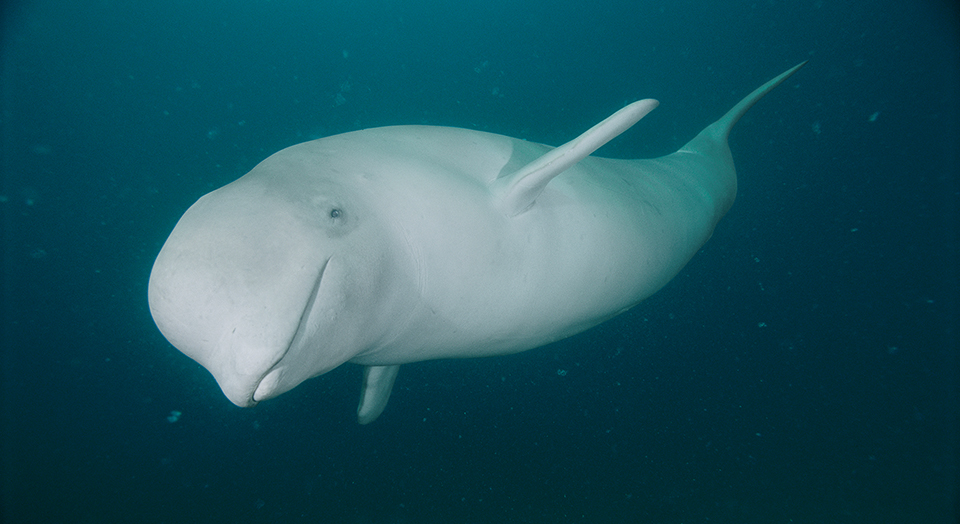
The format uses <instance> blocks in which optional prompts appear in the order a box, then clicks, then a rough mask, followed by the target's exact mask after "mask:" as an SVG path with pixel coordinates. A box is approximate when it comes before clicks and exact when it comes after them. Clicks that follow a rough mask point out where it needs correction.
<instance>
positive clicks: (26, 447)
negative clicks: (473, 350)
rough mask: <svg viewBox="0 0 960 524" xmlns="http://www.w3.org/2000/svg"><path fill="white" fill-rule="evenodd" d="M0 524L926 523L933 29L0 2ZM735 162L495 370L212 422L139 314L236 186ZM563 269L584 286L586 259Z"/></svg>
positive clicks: (950, 153) (325, 4)
mask: <svg viewBox="0 0 960 524" xmlns="http://www.w3.org/2000/svg"><path fill="white" fill-rule="evenodd" d="M3 5H4V7H3V28H2V68H3V69H2V76H0V89H2V114H0V117H2V120H0V125H2V146H0V147H2V148H0V169H2V186H0V211H2V214H3V229H2V235H3V236H2V239H0V246H2V250H3V251H2V257H3V272H2V275H3V312H2V315H3V316H2V330H3V331H2V338H0V344H2V370H3V371H2V373H3V374H2V388H3V389H2V413H3V416H2V435H0V440H2V453H3V455H2V456H3V462H2V468H3V470H2V478H3V488H2V512H3V520H4V522H11V523H12V522H155V523H161V522H165V523H174V522H211V523H212V522H229V523H233V522H330V523H339V522H344V523H494V522H496V523H500V522H523V523H559V522H563V523H568V522H584V523H607V522H618V523H619V522H644V523H646V522H649V523H697V522H736V523H811V524H812V523H871V524H875V523H906V522H923V523H940V522H943V523H948V522H950V523H952V522H956V518H957V493H956V491H957V455H956V453H957V443H958V432H957V424H958V419H957V414H958V407H957V355H956V352H957V334H956V321H957V314H958V311H957V296H958V289H957V267H958V257H957V220H958V217H957V202H958V183H957V174H958V165H960V162H958V158H960V155H958V144H960V132H958V129H960V110H958V108H960V103H958V97H960V72H958V71H960V65H958V64H960V38H958V27H960V24H958V10H957V6H956V3H955V2H951V1H935V0H917V1H912V2H903V1H899V0H879V1H877V2H869V3H864V2H851V1H840V2H830V1H821V0H812V1H777V0H760V1H757V0H725V1H723V2H720V1H710V2H706V1H694V0H679V1H671V2H666V1H637V0H633V1H626V0H612V1H606V0H597V1H593V2H582V1H550V2H545V1H538V2H527V1H520V0H513V1H494V0H486V1H480V0H460V1H457V2H453V1H446V2H443V1H412V0H404V1H389V0H382V1H369V0H360V1H356V0H354V1H280V0H274V1H268V0H249V1H235V0H234V1H226V0H207V1H200V2H198V1H184V0H154V1H149V2H147V1H108V0H75V1H72V2H61V1H54V0H40V1H19V2H17V1H14V2H5V3H4V4H3ZM803 60H810V62H809V63H808V64H807V66H806V67H804V68H803V69H802V70H800V71H799V72H798V73H797V74H796V75H794V76H793V77H792V78H790V79H789V80H788V81H787V82H786V83H785V84H784V85H782V86H780V87H779V88H777V89H776V90H774V91H773V92H772V93H770V94H769V95H768V96H767V97H766V98H764V99H763V100H761V101H760V102H759V103H758V104H757V105H756V106H755V107H754V108H753V109H752V110H751V111H750V112H749V113H747V115H746V116H745V117H744V118H743V119H742V120H741V121H740V123H739V124H738V125H737V126H736V127H735V129H734V131H733V134H732V136H731V140H730V143H731V148H732V150H733V155H734V158H735V160H736V164H737V169H738V172H739V194H738V198H737V202H736V203H735V204H734V207H733V209H732V210H731V211H730V213H729V214H728V215H727V217H726V218H724V220H723V221H721V223H720V225H719V227H718V228H717V230H716V232H715V234H714V236H713V238H712V239H711V240H710V241H709V242H708V243H707V244H706V246H705V247H704V248H703V249H702V250H701V252H700V253H699V254H698V255H697V256H696V257H695V258H694V259H693V261H692V262H690V263H689V264H688V266H687V267H686V268H685V269H684V270H683V271H682V272H681V273H680V274H679V275H678V276H677V277H676V278H675V279H674V280H673V281H672V282H671V283H670V284H668V285H667V286H666V287H665V288H664V289H663V290H662V291H660V292H659V293H658V294H656V295H655V296H653V297H652V298H650V299H648V300H647V301H645V302H644V303H642V304H641V305H639V306H638V307H636V308H634V309H633V310H631V311H629V312H627V313H625V314H623V315H621V316H620V317H617V318H615V319H614V320H611V321H609V322H607V323H605V324H603V325H601V326H599V327H597V328H594V329H592V330H589V331H587V332H585V333H583V334H581V335H578V336H575V337H572V338H570V339H567V340H564V341H561V342H558V343H555V344H552V345H549V346H546V347H543V348H540V349H537V350H533V351H530V352H526V353H522V354H518V355H514V356H508V357H497V358H489V359H473V360H456V361H435V362H423V363H418V364H412V365H405V366H403V368H402V370H401V372H400V375H399V378H398V379H397V383H396V386H395V389H394V392H393V396H392V397H391V400H390V405H389V407H388V408H387V410H386V411H385V412H384V414H383V415H382V416H381V417H380V419H379V420H377V421H376V422H375V423H373V424H371V425H369V426H359V425H358V424H357V422H356V405H357V401H358V398H359V387H360V380H361V368H360V367H359V366H353V365H345V366H342V367H340V368H338V369H336V370H335V371H333V372H331V373H329V374H327V375H324V376H322V377H319V378H316V379H313V380H310V381H307V382H305V383H303V384H301V385H300V386H298V387H297V388H295V389H294V390H292V391H290V392H289V393H286V394H284V395H282V396H280V397H279V398H277V399H274V400H270V401H268V402H263V403H261V404H260V405H259V406H257V407H255V408H251V409H241V408H238V407H235V406H234V405H232V404H231V403H230V402H229V401H228V400H227V399H226V397H224V395H223V394H222V393H221V391H220V389H219V388H218V386H217V384H216V383H215V381H214V380H213V378H212V377H211V376H210V374H209V373H207V372H206V370H204V369H203V368H201V367H200V366H199V365H198V364H196V363H194V362H193V361H191V360H190V359H188V358H187V357H185V356H183V355H182V354H180V353H179V352H178V351H176V350H175V349H174V348H173V347H172V346H171V345H170V344H169V343H168V342H167V341H166V340H165V339H164V338H163V337H162V336H161V334H160V332H159V331H158V330H157V329H156V327H155V326H154V324H153V321H152V319H151V318H150V314H149V311H148V309H147V300H146V286H147V278H148V276H149V272H150V268H151V265H152V263H153V260H154V258H155V256H156V254H157V252H158V251H159V250H160V247H161V245H162V244H163V242H164V240H165V239H166V236H167V235H168V234H169V233H170V231H171V230H172V228H173V226H174V224H175V223H176V221H177V220H178V219H179V217H180V216H181V214H182V213H183V212H184V211H185V210H186V208H187V207H188V206H189V205H190V204H192V203H193V202H194V201H195V200H196V199H197V198H199V197H200V196H201V195H203V194H204V193H207V192H209V191H211V190H213V189H215V188H217V187H220V186H222V185H224V184H226V183H228V182H230V181H232V180H235V179H236V178H238V177H239V176H241V175H243V174H244V173H246V172H247V171H249V170H250V169H251V168H252V167H253V166H254V165H256V164H257V163H258V162H259V161H261V160H263V159H264V158H266V157H267V156H268V155H270V154H271V153H273V152H275V151H277V150H279V149H281V148H283V147H286V146H289V145H292V144H295V143H298V142H302V141H306V140H310V139H314V138H319V137H323V136H327V135H331V134H336V133H341V132H346V131H352V130H357V129H363V128H368V127H375V126H382V125H393V124H428V125H443V126H457V127H465V128H469V129H476V130H483V131H489V132H494V133H500V134H504V135H509V136H514V137H520V138H524V139H527V140H531V141H536V142H543V143H547V144H550V145H560V144H562V143H564V142H566V141H567V140H569V139H571V138H573V137H575V136H576V135H578V134H579V133H580V132H582V131H583V130H585V129H587V128H588V127H590V126H591V125H593V124H594V123H596V122H598V121H600V120H601V119H603V118H604V117H606V116H607V115H609V114H610V113H612V112H613V111H615V110H616V109H618V108H620V107H622V106H623V104H624V103H626V102H629V101H633V100H636V99H640V98H646V97H651V98H656V99H658V100H660V103H661V104H660V107H659V108H657V109H656V110H655V111H654V112H653V113H651V114H650V115H649V116H647V117H646V118H644V119H643V121H642V122H640V123H639V124H638V125H637V126H635V127H634V129H632V130H630V131H629V132H627V133H625V134H624V135H622V136H621V137H619V138H617V139H616V140H614V141H613V142H612V143H610V144H609V145H607V146H605V147H604V148H603V149H601V150H600V151H599V152H598V154H599V155H602V156H613V157H621V158H637V157H655V156H660V155H664V154H668V153H670V152H673V151H675V150H676V149H678V148H679V147H680V146H682V145H683V144H684V143H685V142H686V141H687V140H689V139H690V138H692V137H693V136H694V135H695V134H696V133H698V132H699V131H700V130H701V129H702V128H704V127H705V126H706V125H708V124H709V123H711V122H712V121H713V120H715V119H716V118H718V117H719V116H720V115H722V114H723V113H724V112H725V111H726V110H727V109H729V108H730V107H732V106H733V104H735V103H736V102H737V101H739V100H740V98H741V97H743V96H744V95H746V94H747V93H749V92H750V91H751V90H753V89H754V88H756V87H757V86H759V85H760V84H761V83H763V82H765V81H766V80H768V79H769V78H771V77H773V76H775V75H776V74H778V73H780V72H782V71H784V70H786V69H787V68H789V67H790V66H793V65H794V64H796V63H798V62H801V61H803ZM597 256H603V253H598V254H597Z"/></svg>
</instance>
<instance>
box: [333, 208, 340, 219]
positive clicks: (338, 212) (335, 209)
mask: <svg viewBox="0 0 960 524" xmlns="http://www.w3.org/2000/svg"><path fill="white" fill-rule="evenodd" d="M340 215H343V211H340V210H339V209H337V208H333V209H331V210H330V218H340Z"/></svg>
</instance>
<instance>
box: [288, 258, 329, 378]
mask: <svg viewBox="0 0 960 524" xmlns="http://www.w3.org/2000/svg"><path fill="white" fill-rule="evenodd" d="M329 263H330V259H329V258H328V259H327V260H326V261H325V262H324V263H323V265H322V266H320V271H318V272H317V280H316V282H315V283H314V284H313V290H311V291H310V296H309V297H308V298H307V303H306V305H305V306H304V307H303V313H301V314H300V322H298V323H297V331H295V332H294V334H293V338H291V339H290V345H288V346H287V350H286V351H284V352H283V354H284V355H286V354H287V352H289V351H290V348H292V347H293V346H294V345H295V344H296V343H297V342H299V341H300V339H301V338H303V332H304V330H305V329H306V326H307V321H308V320H309V319H310V313H311V312H312V311H313V305H314V304H315V303H316V302H317V294H318V293H319V292H320V283H321V282H323V272H324V271H326V269H327V264H329ZM280 359H281V360H282V359H283V356H281V357H280ZM277 362H279V360H278V361H277Z"/></svg>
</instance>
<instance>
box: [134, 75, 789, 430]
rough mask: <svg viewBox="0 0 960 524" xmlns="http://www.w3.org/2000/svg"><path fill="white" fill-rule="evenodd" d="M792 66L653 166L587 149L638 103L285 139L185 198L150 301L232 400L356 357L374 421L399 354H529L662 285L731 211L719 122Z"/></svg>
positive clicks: (179, 344)
mask: <svg viewBox="0 0 960 524" xmlns="http://www.w3.org/2000/svg"><path fill="white" fill-rule="evenodd" d="M802 66H803V63H801V64H799V65H797V66H795V67H793V68H791V69H789V70H787V71H786V72H784V73H782V74H780V75H779V76H777V77H776V78H773V79H772V80H770V81H769V82H767V83H765V84H763V85H762V86H761V87H759V88H758V89H756V90H755V91H753V92H752V93H750V94H749V95H747V96H746V98H744V99H743V100H742V101H740V102H739V103H738V104H737V105H736V106H734V107H733V108H732V109H730V110H729V111H728V112H727V113H726V114H725V115H723V116H722V117H721V118H720V119H719V120H717V121H716V122H714V123H713V124H711V125H710V126H708V127H707V128H706V129H704V130H703V131H701V132H700V133H699V134H698V135H697V136H696V137H695V138H693V139H692V140H691V141H690V142H688V143H687V144H686V145H684V146H683V147H682V148H680V150H679V151H677V152H675V153H673V154H670V155H667V156H664V157H661V158H656V159H648V160H619V159H608V158H599V157H594V156H590V155H591V153H593V152H594V151H595V150H596V149H597V148H599V147H600V146H602V145H603V144H605V143H606V142H608V141H609V140H611V139H612V138H614V137H616V136H617V135H619V134H621V133H623V132H624V131H625V130H627V129H628V128H630V127H631V126H633V125H634V124H635V123H636V122H637V121H638V120H640V119H641V118H643V116H644V115H646V114H647V113H649V112H650V111H652V110H653V109H654V108H655V107H657V104H658V102H657V101H656V100H651V99H646V100H640V101H638V102H634V103H632V104H629V105H627V106H626V107H624V108H622V109H620V110H619V111H617V112H616V113H614V114H613V115H611V116H610V117H608V118H607V119H605V120H603V121H602V122H600V123H599V124H597V125H595V126H593V127H592V128H590V129H589V130H587V131H586V132H584V133H583V134H581V135H580V136H578V137H576V138H574V139H573V140H571V141H570V142H568V143H566V144H564V145H562V146H560V147H557V148H553V147H550V146H546V145H542V144H537V143H532V142H527V141H524V140H520V139H515V138H509V137H506V136H502V135H496V134H491V133H485V132H480V131H472V130H466V129H457V128H449V127H434V126H392V127H382V128H374V129H365V130H361V131H354V132H350V133H344V134H340V135H335V136H330V137H326V138H321V139H319V140H313V141H310V142H305V143H302V144H297V145H294V146H291V147H288V148H286V149H283V150H282V151H279V152H277V153H275V154H273V155H272V156H270V157H268V158H267V159H266V160H264V161H262V162H261V163H260V164H259V165H257V166H256V167H255V168H254V169H253V170H252V171H250V172H249V173H247V174H246V175H244V176H242V177H241V178H239V179H237V180H236V181H234V182H231V183H229V184H227V185H226V186H224V187H222V188H220V189H217V190H215V191H213V192H211V193H209V194H207V195H204V196H203V197H201V198H200V199H199V200H197V202H196V203H194V204H193V205H192V206H190V208H189V209H187V211H186V212H185V213H184V215H183V216H182V217H181V218H180V220H179V222H178V223H177V225H176V227H175V228H174V229H173V231H172V232H171V234H170V236H169V238H168V239H167V240H166V242H165V243H164V245H163V247H162V249H161V250H160V252H159V254H158V255H157V259H156V261H155V263H154V265H153V269H152V271H151V273H150V282H149V287H148V301H149V305H150V312H151V314H152V316H153V319H154V321H155V322H156V325H157V327H158V328H159V329H160V331H161V332H162V334H163V335H164V336H165V337H166V338H167V340H168V341H169V342H170V343H171V344H172V345H173V346H174V347H176V348H177V349H179V350H180V351H182V352H183V353H185V354H186V355H187V356H189V357H191V358H192V359H194V360H196V361H197V362H198V363H200V364H201V365H202V366H204V367H205V368H206V369H207V370H209V371H210V373H212V374H213V376H214V378H215V379H216V381H217V383H218V384H219V386H220V388H221V389H222V390H223V393H224V394H225V395H226V396H227V398H228V399H230V401H232V402H233V403H234V404H236V405H238V406H241V407H247V406H254V405H256V404H257V403H258V402H261V401H264V400H267V399H270V398H273V397H276V396H278V395H280V394H282V393H284V392H286V391H289V390H290V389H292V388H294V387H295V386H297V385H298V384H300V383H301V382H303V381H305V380H307V379H309V378H312V377H316V376H318V375H322V374H324V373H327V372H328V371H331V370H333V369H335V368H337V367H338V366H340V365H341V364H344V363H346V362H350V363H354V364H359V365H361V366H365V369H364V373H363V386H362V389H361V397H360V403H359V407H358V409H357V419H358V421H359V422H360V423H361V424H366V423H369V422H372V421H373V420H374V419H376V418H377V417H378V416H379V415H380V414H381V412H383V410H384V408H385V407H386V405H387V401H388V400H389V398H390V392H391V389H392V387H393V383H394V380H395V379H396V377H397V372H398V370H399V368H400V366H401V365H402V364H407V363H411V362H419V361H424V360H429V359H444V358H466V357H484V356H491V355H505V354H510V353H517V352H521V351H526V350H529V349H533V348H536V347H539V346H543V345H545V344H549V343H551V342H554V341H557V340H560V339H563V338H566V337H569V336H571V335H574V334H577V333H579V332H581V331H584V330H586V329H588V328H590V327H593V326H596V325H597V324H600V323H602V322H604V321H606V320H608V319H610V318H612V317H614V316H616V315H618V314H620V313H623V312H624V311H626V310H628V309H630V308H631V307H633V306H635V305H637V304H638V303H640V302H641V301H643V300H644V299H645V298H647V297H649V296H650V295H652V294H653V293H655V292H656V291H657V290H659V289H660V288H662V287H663V286H664V285H665V284H666V283H667V282H669V281H670V279H672V278H673V277H674V276H675V275H676V274H677V273H678V272H679V271H680V270H681V268H683V266H684V265H685V264H686V263H687V262H688V261H689V260H690V259H691V258H692V257H693V256H694V254H696V252H697V251H698V250H699V249H700V247H701V246H702V245H703V244H704V243H705V242H706V241H707V240H708V239H709V238H710V236H711V235H712V233H713V230H714V227H715V226H716V225H717V222H718V221H719V220H720V219H721V217H723V216H724V214H725V213H726V212H727V210H729V209H730V206H731V205H732V204H733V201H734V196H735V195H736V192H737V177H736V172H735V170H734V165H733V157H732V155H731V152H730V148H729V146H728V144H727V137H728V135H729V133H730V130H731V128H732V127H733V125H734V124H735V123H736V122H737V120H739V119H740V117H741V116H742V115H743V114H744V113H745V112H746V111H747V110H748V109H749V108H750V107H751V106H753V105H754V103H756V102H757V101H758V100H759V99H760V98H761V97H763V96H764V95H765V94H767V93H768V92H769V91H771V90H772V89H773V88H774V87H776V86H777V85H779V84H780V83H782V82H783V81H784V80H786V79H787V78H788V77H789V76H790V75H792V74H793V73H794V72H796V71H797V69H799V68H800V67H802Z"/></svg>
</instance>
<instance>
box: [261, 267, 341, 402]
mask: <svg viewBox="0 0 960 524" xmlns="http://www.w3.org/2000/svg"><path fill="white" fill-rule="evenodd" d="M329 263H330V259H329V258H328V259H327V260H326V261H324V263H323V265H322V266H320V270H319V271H318V272H317V278H316V279H315V280H314V284H313V289H312V290H311V291H310V295H309V296H308V297H307V303H306V304H305V305H304V307H303V312H301V313H300V321H299V322H298V323H297V330H296V331H295V332H294V333H293V336H292V337H290V343H289V344H287V348H286V349H285V350H283V352H282V353H281V354H280V355H279V357H278V358H277V360H276V361H274V363H273V364H272V365H271V366H270V367H269V368H267V371H266V372H264V374H263V376H262V377H261V378H260V380H259V381H258V383H257V387H256V388H255V389H254V391H253V394H252V396H251V401H252V403H253V404H256V403H258V402H260V401H261V400H267V399H270V398H273V397H276V396H277V395H280V394H281V393H283V392H284V391H285V390H283V389H280V388H281V385H282V384H281V382H282V380H281V379H282V378H283V368H280V367H278V366H279V365H280V363H281V362H283V359H284V357H286V356H287V354H289V353H290V352H291V351H295V350H296V348H299V347H301V346H302V345H303V339H304V338H305V337H306V331H307V326H308V325H309V324H310V315H311V313H312V312H313V306H314V304H316V303H317V295H318V294H319V293H320V284H321V283H322V282H323V273H324V271H325V270H326V269H327V265H328V264H329Z"/></svg>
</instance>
